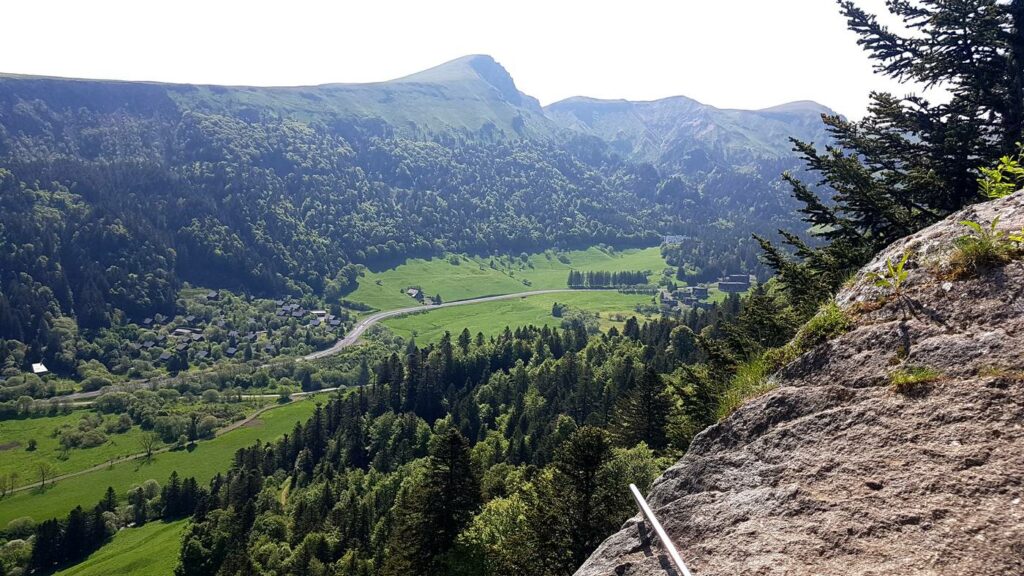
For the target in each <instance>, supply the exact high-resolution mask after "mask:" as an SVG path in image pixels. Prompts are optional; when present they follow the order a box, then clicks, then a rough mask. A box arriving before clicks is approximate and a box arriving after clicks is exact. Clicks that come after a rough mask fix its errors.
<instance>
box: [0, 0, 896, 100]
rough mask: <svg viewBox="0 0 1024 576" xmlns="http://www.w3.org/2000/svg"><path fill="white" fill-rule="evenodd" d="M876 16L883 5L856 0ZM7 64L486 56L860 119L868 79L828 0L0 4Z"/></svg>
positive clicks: (266, 70)
mask: <svg viewBox="0 0 1024 576" xmlns="http://www.w3.org/2000/svg"><path fill="white" fill-rule="evenodd" d="M860 3H861V5H862V6H864V7H866V8H868V9H871V10H873V11H875V12H878V11H880V10H881V7H882V6H883V4H884V2H883V0H860ZM0 6H2V8H0V13H2V15H3V16H2V17H3V21H4V25H3V31H2V33H0V72H11V73H22V74H42V75H53V76H72V77H84V78H113V79H125V80H159V81H166V82H192V83H214V84H251V85H298V84H319V83H328V82H368V81H376V80H386V79H389V78H394V77H398V76H403V75H405V74H409V73H412V72H415V71H417V70H421V69H424V68H428V67H430V66H433V65H436V64H439V63H441V62H444V61H447V60H450V59H452V58H456V57H458V56H463V55H466V54H476V53H483V54H490V55H492V56H494V58H495V59H496V60H498V62H500V63H501V64H502V65H504V66H505V67H506V68H507V69H508V70H509V72H510V73H511V74H512V76H513V78H515V80H516V84H517V85H518V87H519V89H520V90H522V91H524V92H526V93H528V94H531V95H533V96H536V97H537V98H539V99H540V100H541V102H542V103H544V104H547V103H550V102H554V101H556V100H560V99H562V98H566V97H569V96H575V95H586V96H593V97H599V98H628V99H637V100H650V99H656V98H662V97H665V96H673V95H677V94H682V95H686V96H689V97H691V98H696V99H697V100H700V101H702V102H705V103H708V104H712V105H715V106H719V107H735V108H762V107H766V106H771V105H775V104H779V103H782V102H787V101H791V100H803V99H810V100H816V101H818V102H821V103H822V104H825V105H828V106H831V107H832V108H833V109H836V110H838V111H839V112H842V113H844V114H847V115H849V116H853V117H859V116H861V115H862V114H863V111H864V107H865V105H866V103H867V96H868V92H869V91H870V90H871V89H889V90H894V91H896V92H898V93H904V92H908V91H909V89H908V88H904V87H900V86H898V85H895V84H893V83H891V82H888V81H885V80H883V79H882V78H880V77H878V76H875V75H873V74H872V71H871V64H870V62H869V61H868V59H867V57H866V55H865V54H864V52H863V51H862V50H861V49H860V47H858V46H857V45H856V37H855V36H854V35H853V34H852V33H850V32H848V31H847V30H846V27H845V23H844V21H843V19H842V18H841V17H840V15H839V13H838V10H837V6H836V3H835V2H834V1H833V0H629V1H628V2H622V1H620V2H606V1H601V0H591V1H575V0H572V1H563V0H547V1H536V0H519V1H516V2H503V3H496V2H486V1H481V0H475V1H462V0H458V1H456V0H433V1H422V0H420V1H416V2H412V1H397V0H373V1H365V2H352V1H347V0H336V1H333V2H314V1H311V0H289V1H287V2H284V1H283V2H279V3H271V2H261V1H236V0H231V1H228V0H174V1H164V2H157V1H151V0H132V1H113V0H110V1H108V0H91V1H88V2H86V1H82V0H65V1H58V0H3V2H2V4H0Z"/></svg>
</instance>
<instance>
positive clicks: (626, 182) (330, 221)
mask: <svg viewBox="0 0 1024 576" xmlns="http://www.w3.org/2000/svg"><path fill="white" fill-rule="evenodd" d="M439 76H440V77H443V79H438V77H439ZM453 77H454V78H455V79H457V80H458V81H455V80H452V78H453ZM386 86H387V90H386V91H384V92H381V90H384V88H381V87H374V86H347V85H331V86H324V87H313V88H309V89H232V88H220V87H195V86H183V85H158V84H144V83H134V84H133V83H106V82H100V81H73V80H59V79H49V78H32V77H18V76H5V77H0V246H2V247H3V249H2V250H0V339H11V340H17V341H20V342H23V343H28V344H29V346H30V350H29V353H28V354H27V356H29V357H35V358H39V357H40V356H41V355H42V354H43V353H44V352H46V349H47V348H48V347H49V348H51V350H50V356H54V354H53V349H55V348H56V343H55V342H54V343H50V344H48V343H47V339H48V333H50V332H51V331H52V329H54V328H55V327H56V326H57V325H58V323H59V321H58V319H59V318H60V317H61V316H66V317H69V318H71V319H72V320H74V321H75V322H76V323H77V326H78V328H80V329H83V330H94V329H96V328H100V327H103V326H107V325H110V324H116V323H119V322H121V321H123V320H124V319H125V318H132V319H134V318H138V317H143V316H152V315H154V314H157V313H160V314H165V315H173V313H174V312H175V300H176V298H177V295H178V290H179V289H180V287H181V286H182V284H183V283H184V282H190V283H192V284H195V285H200V286H209V287H214V288H227V289H230V290H234V291H240V292H246V293H251V294H256V295H262V296H275V297H276V296H278V295H282V294H315V295H323V296H328V297H330V298H337V297H338V296H341V295H344V294H345V293H346V292H347V291H349V290H351V289H352V288H353V287H354V283H355V280H356V275H357V270H356V267H355V265H357V264H364V265H367V266H371V267H383V266H388V265H391V264H394V263H397V262H400V261H402V260H404V259H406V258H409V257H415V256H425V255H437V254H441V253H444V252H445V251H453V252H466V253H471V254H479V255H488V254H518V253H520V252H523V251H527V252H539V251H543V250H546V249H550V248H562V249H564V248H586V247H589V246H592V245H595V244H598V243H606V244H609V245H614V246H618V247H630V246H652V245H657V244H658V243H659V242H660V241H661V236H660V234H662V233H677V234H686V235H688V236H689V237H690V238H691V239H692V240H691V241H690V242H688V243H687V244H688V245H689V246H690V252H689V253H688V254H687V255H686V260H687V262H686V265H687V266H689V267H691V269H692V270H695V271H703V272H695V273H697V274H702V275H704V276H707V275H710V276H711V277H715V276H717V275H720V274H721V272H722V270H721V269H722V268H723V267H726V268H728V270H729V271H736V270H740V271H748V272H761V274H760V275H761V276H762V277H763V276H765V274H764V272H765V270H764V268H763V267H762V266H761V265H760V264H759V263H758V262H757V259H756V257H754V254H755V252H754V248H755V247H756V246H755V245H754V244H753V243H752V242H751V241H750V240H749V234H750V233H751V232H757V233H761V234H767V233H770V232H771V231H772V230H774V229H775V228H777V227H779V226H781V225H791V224H793V223H794V218H793V216H792V208H793V207H794V204H793V203H792V200H791V199H789V198H788V197H787V195H786V194H785V192H784V191H783V188H782V184H781V181H779V179H778V174H779V173H781V172H782V171H783V170H785V169H791V168H795V167H796V157H795V156H793V155H791V154H787V155H783V156H782V157H779V155H778V148H779V143H778V142H775V143H774V145H773V147H771V148H765V149H761V148H758V146H757V145H756V144H754V143H751V142H748V141H739V142H738V143H737V144H736V146H738V147H743V148H744V149H745V150H746V153H745V154H744V157H743V164H742V165H738V164H735V163H734V161H733V160H730V158H727V157H724V156H723V157H718V156H716V155H715V152H714V150H712V149H708V150H707V151H706V152H705V162H703V163H702V165H701V166H700V167H694V169H693V170H690V171H689V172H687V173H686V174H678V173H676V171H675V170H674V169H673V168H671V167H670V165H669V164H666V165H663V166H659V165H657V164H652V163H649V162H646V161H633V160H629V159H626V158H624V157H622V156H620V155H619V154H617V153H615V151H614V150H613V149H612V148H610V147H609V145H608V144H607V143H606V142H604V141H603V140H601V139H600V138H599V137H597V136H594V135H590V134H585V133H580V132H577V131H574V130H571V129H569V128H566V127H561V126H559V125H558V124H557V123H555V122H554V121H552V120H551V119H549V118H547V117H546V116H545V115H544V112H543V111H542V110H541V109H540V108H539V107H538V106H535V105H534V104H533V102H532V100H531V99H529V97H527V96H525V95H522V94H520V93H519V92H518V91H516V90H515V87H514V84H513V83H512V79H511V77H509V76H508V73H507V72H505V70H504V69H503V68H501V66H500V65H498V64H497V63H495V62H494V61H493V60H491V59H490V58H487V57H471V58H469V59H461V60H458V61H455V62H452V63H449V64H446V65H444V66H442V67H439V68H437V69H434V70H432V71H427V72H424V73H422V74H420V75H416V76H414V77H410V78H408V79H402V80H401V81H394V82H392V83H387V84H386ZM424 86H428V87H429V88H430V89H431V90H433V91H434V92H431V94H432V95H430V96H429V97H428V96H424V95H423V88H424ZM463 92H468V93H467V94H464V93H463ZM385 93H386V94H390V96H389V97H390V98H392V99H393V100H386V99H385V98H384V96H382V94H385ZM466 98H472V100H473V101H474V102H477V103H479V104H480V106H483V109H477V108H475V107H472V106H468V107H467V106H466V105H464V104H461V102H464V101H465V99H466ZM371 101H372V102H374V104H373V105H372V108H373V109H374V112H373V113H374V114H376V116H375V117H369V118H368V117H364V116H359V115H356V114H354V112H353V110H356V109H360V108H357V106H358V107H364V108H362V109H365V107H371V104H370V102H371ZM381 102H390V104H387V105H382V104H381ZM416 109H422V110H429V111H432V113H431V114H424V115H422V116H421V117H420V119H419V120H418V121H417V122H413V121H412V120H409V119H407V115H408V114H409V113H410V111H411V110H416ZM750 114H751V116H752V117H753V116H757V117H758V118H760V122H762V123H763V124H764V129H765V130H766V131H767V130H769V129H770V130H771V134H776V133H779V132H780V131H783V130H784V129H785V127H786V126H789V124H787V122H790V120H789V119H788V118H787V119H777V118H775V117H772V116H770V115H768V116H764V117H761V116H758V115H757V113H754V112H751V113H750ZM510 117H511V120H509V118H510ZM808 117H816V113H815V112H814V111H808V112H807V113H804V114H803V115H802V116H800V117H799V120H800V122H796V123H795V124H793V126H794V128H793V129H794V130H796V131H798V133H800V134H801V135H804V136H805V137H815V136H816V135H817V134H818V132H817V131H807V130H805V129H804V128H803V126H804V125H805V124H807V122H806V121H807V118H808ZM438 118H441V119H445V118H447V119H448V120H447V121H446V122H440V121H438V120H437V119H438ZM730 129H731V130H734V131H738V129H737V128H736V127H734V126H733V127H730ZM766 138H768V137H767V136H766ZM776 139H777V138H776ZM694 146H697V147H700V146H706V144H704V143H701V142H695V144H694ZM766 191H768V192H769V193H766ZM709 222H710V223H712V225H711V226H710V227H709V226H708V223H709Z"/></svg>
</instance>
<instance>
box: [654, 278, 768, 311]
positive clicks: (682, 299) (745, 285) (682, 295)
mask: <svg viewBox="0 0 1024 576" xmlns="http://www.w3.org/2000/svg"><path fill="white" fill-rule="evenodd" d="M750 283H751V279H750V276H749V275H748V274H729V275H728V276H725V277H723V278H721V279H720V280H719V281H718V282H716V283H715V287H716V288H717V289H718V290H719V291H721V292H725V293H733V292H737V293H738V292H746V291H747V290H749V289H750ZM709 291H710V287H709V286H707V285H706V284H699V285H697V286H685V287H683V288H678V289H676V290H672V291H669V290H668V289H664V288H663V289H662V290H661V291H660V293H659V295H658V300H659V302H660V303H661V308H662V310H664V311H665V312H674V311H676V310H678V309H679V308H680V307H689V308H705V309H706V308H710V307H711V303H710V302H707V301H706V300H707V299H708V298H709V297H710V295H711V294H710V292H709Z"/></svg>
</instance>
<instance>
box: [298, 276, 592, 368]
mask: <svg viewBox="0 0 1024 576" xmlns="http://www.w3.org/2000/svg"><path fill="white" fill-rule="evenodd" d="M602 290H605V289H602V288H554V289H550V290H531V291H528V292H515V293H512V294H499V295H497V296H480V297H478V298H468V299H466V300H453V301H451V302H444V303H443V304H437V305H428V306H424V305H419V306H410V307H408V308H397V309H395V310H385V311H383V312H376V313H374V314H370V315H369V316H367V317H366V318H363V319H362V320H360V321H359V323H357V324H356V325H355V326H354V327H353V328H352V330H351V331H349V333H348V334H346V335H345V337H344V338H342V339H341V340H338V341H337V342H335V343H334V345H333V346H331V347H330V348H325V349H323V350H320V351H319V352H313V353H312V354H307V355H305V356H303V357H302V358H301V359H302V360H317V359H319V358H326V357H327V356H331V355H333V354H337V353H338V352H341V351H342V350H344V349H345V348H348V347H349V346H352V345H353V344H355V343H356V342H358V341H359V337H360V336H362V335H363V333H364V332H366V331H367V330H368V329H369V328H370V326H373V325H374V324H376V323H378V322H380V321H381V320H387V319H388V318H394V317H396V316H405V315H406V314H415V313H417V312H427V311H429V310H437V309H438V308H449V307H452V306H465V305H467V304H480V303H482V302H494V301H497V300H512V299H514V298H526V297H528V296H539V295H541V294H557V293H559V292H598V291H602ZM605 291H606V290H605Z"/></svg>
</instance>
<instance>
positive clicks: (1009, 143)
mask: <svg viewBox="0 0 1024 576" xmlns="http://www.w3.org/2000/svg"><path fill="white" fill-rule="evenodd" d="M840 9H841V11H842V13H843V15H844V16H845V17H846V18H847V22H848V26H849V28H850V29H851V30H852V31H853V32H855V33H856V34H857V35H858V36H859V37H860V39H859V40H858V43H859V44H860V45H861V46H863V47H864V49H865V50H866V51H867V52H868V55H869V57H870V58H871V59H873V60H874V61H875V63H876V64H875V69H876V71H877V72H878V73H880V74H882V75H884V76H887V77H889V78H893V79H895V80H898V81H901V82H910V81H913V82H918V83H920V84H923V85H925V86H940V85H941V86H943V87H944V88H946V89H947V90H948V91H949V92H950V94H951V99H950V101H949V102H948V103H944V104H935V103H932V102H929V101H928V100H927V99H925V98H923V97H921V96H905V97H897V96H894V95H892V94H888V93H873V94H872V96H871V99H872V102H871V105H870V107H869V110H868V114H867V116H866V117H865V118H864V119H862V120H860V121H852V120H848V119H845V118H842V117H840V116H838V115H832V116H825V117H824V122H825V125H826V127H827V129H828V131H829V132H830V133H831V136H832V138H833V141H834V143H833V144H832V145H830V146H827V147H826V148H825V149H824V151H821V150H819V149H817V148H815V147H814V146H813V145H812V144H810V143H806V142H799V141H794V143H795V146H796V151H797V152H799V153H800V154H801V156H802V157H803V159H804V161H805V163H806V165H807V167H808V168H809V169H810V170H812V171H814V172H817V173H818V174H819V175H820V180H821V181H822V183H823V184H825V185H827V186H828V187H829V188H831V189H832V191H833V195H832V201H831V202H825V201H823V200H821V199H820V198H819V197H818V195H817V194H816V193H815V191H814V190H813V189H812V188H811V187H810V186H808V185H807V184H805V183H803V182H801V181H800V180H798V179H796V178H795V177H794V176H792V175H789V174H787V175H786V176H785V179H786V180H787V181H788V182H789V184H790V185H791V186H792V189H793V194H794V196H795V197H796V198H797V199H798V200H799V201H801V202H802V203H803V208H801V210H800V211H801V213H802V214H803V219H804V220H805V221H806V222H807V223H808V224H810V225H812V226H814V227H815V228H814V229H815V230H816V232H815V234H816V235H817V236H819V237H820V238H822V239H823V240H824V241H825V242H826V245H825V246H824V247H820V248H819V247H814V246H811V245H810V244H808V243H806V242H804V241H803V240H802V239H801V238H799V237H798V236H797V235H795V234H791V233H785V232H783V233H782V236H783V243H784V244H787V245H789V246H790V248H792V250H793V252H794V254H793V256H795V259H794V258H792V257H791V256H790V255H788V254H787V253H786V252H785V251H784V250H783V249H781V248H779V247H778V246H775V245H774V244H772V243H771V242H769V241H768V240H766V239H764V238H760V237H759V238H757V240H758V242H759V243H760V244H761V246H762V248H763V250H764V252H765V259H766V260H767V262H768V263H769V264H770V265H771V266H772V267H774V268H775V269H776V271H777V272H778V274H779V277H780V279H781V280H782V282H783V284H784V286H785V287H786V289H787V290H789V291H790V295H791V296H792V298H793V300H794V301H795V302H796V303H797V304H798V306H799V307H800V309H801V311H802V312H804V313H805V314H809V313H810V312H811V311H813V309H814V308H815V307H816V305H817V303H818V302H820V300H821V299H822V298H824V297H826V296H827V294H829V293H831V292H832V291H834V290H835V289H836V288H837V287H838V286H839V285H840V284H841V283H842V282H843V281H844V280H845V278H846V277H847V276H848V275H849V274H850V273H851V272H852V271H854V270H856V269H857V268H859V267H860V266H861V265H862V264H863V263H865V262H866V261H867V260H868V259H869V258H870V257H871V256H872V255H873V254H875V253H876V252H877V251H878V250H879V249H880V248H882V247H884V246H886V245H888V244H890V243H891V242H893V241H894V240H896V239H898V238H900V237H903V236H905V235H907V234H909V233H912V232H914V231H916V230H918V229H920V228H922V227H924V226H927V225H928V224H930V223H932V222H935V221H936V220H938V219H940V218H942V217H944V216H945V215H947V214H949V213H951V212H953V211H955V210H957V209H959V208H961V207H963V206H965V205H967V204H971V203H973V202H976V201H978V200H980V199H982V198H981V196H980V195H979V193H978V185H977V178H978V167H979V166H983V165H985V164H987V163H990V162H993V161H995V160H996V159H997V158H999V157H1000V156H1002V155H1007V154H1010V153H1012V152H1013V151H1014V149H1015V142H1020V141H1021V140H1022V139H1024V123H1022V122H1024V97H1022V96H1024V88H1022V85H1024V0H1011V1H1009V2H1007V1H1004V0H979V1H976V2H946V1H940V0H906V1H900V2H888V3H887V9H888V10H889V12H891V14H892V15H893V16H895V17H897V18H899V19H900V20H902V21H903V23H904V24H905V26H906V27H907V28H908V29H909V30H910V31H911V32H910V33H907V34H899V33H897V32H894V31H892V30H891V29H889V28H887V27H885V26H883V25H881V24H880V23H879V22H878V20H877V18H876V17H875V16H873V15H871V14H868V13H866V12H864V11H863V10H862V9H860V8H858V7H857V6H856V5H855V4H854V3H853V2H849V1H842V2H840Z"/></svg>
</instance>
